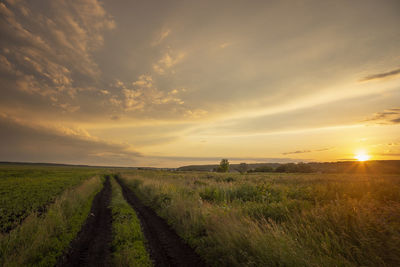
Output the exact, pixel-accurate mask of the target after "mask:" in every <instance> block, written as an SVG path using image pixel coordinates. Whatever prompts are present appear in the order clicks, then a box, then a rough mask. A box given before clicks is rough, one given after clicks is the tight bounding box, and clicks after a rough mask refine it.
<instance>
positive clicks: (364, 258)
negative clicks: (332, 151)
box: [122, 171, 400, 266]
mask: <svg viewBox="0 0 400 267" xmlns="http://www.w3.org/2000/svg"><path fill="white" fill-rule="evenodd" d="M122 175H123V178H124V179H125V181H126V182H127V184H128V185H129V186H130V187H131V188H132V189H133V190H134V191H135V192H136V194H137V195H138V196H139V197H140V198H141V199H142V200H143V201H144V202H145V203H146V204H147V205H149V206H151V207H152V208H153V209H154V210H155V211H156V212H157V213H158V214H159V215H160V216H162V217H164V218H165V219H166V220H167V221H168V222H169V224H170V225H171V226H172V227H173V228H174V229H175V230H176V231H177V232H178V234H179V235H181V236H182V237H183V238H184V239H185V240H186V241H187V242H188V243H189V244H190V245H191V246H192V247H193V248H195V249H196V251H197V252H198V253H199V254H200V255H201V256H202V257H203V258H204V260H205V261H206V262H207V263H208V264H210V265H211V266H400V176H398V175H397V176H396V175H365V174H364V175H357V174H341V175H335V174H279V173H273V174H257V173H255V174H249V175H239V174H230V173H227V174H218V173H195V172H188V173H173V172H161V171H134V172H133V171H127V172H124V173H123V174H122Z"/></svg>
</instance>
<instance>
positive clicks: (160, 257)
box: [116, 177, 207, 267]
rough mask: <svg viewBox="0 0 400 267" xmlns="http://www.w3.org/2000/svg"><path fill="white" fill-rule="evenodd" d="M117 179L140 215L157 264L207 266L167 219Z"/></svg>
mask: <svg viewBox="0 0 400 267" xmlns="http://www.w3.org/2000/svg"><path fill="white" fill-rule="evenodd" d="M116 180H117V182H118V183H119V184H120V185H121V187H122V193H123V195H124V197H125V199H126V201H127V202H128V203H129V204H130V205H131V206H132V207H133V209H134V210H135V211H136V214H137V215H138V218H139V220H140V223H141V226H142V230H143V233H144V236H145V237H146V239H147V246H148V250H149V252H150V256H151V258H152V260H153V263H154V265H155V266H157V267H158V266H190V267H195V266H207V265H206V264H205V262H204V261H203V260H202V259H201V258H200V257H199V256H198V255H197V254H196V252H195V251H194V250H193V249H192V248H191V247H189V246H188V245H187V244H186V243H185V242H184V241H183V240H182V239H181V238H180V237H179V236H178V235H177V234H176V233H175V231H174V230H173V229H172V228H171V227H170V226H169V225H168V224H167V223H166V222H165V220H163V219H162V218H161V217H159V216H158V215H157V214H156V213H155V212H154V211H153V210H152V209H151V208H149V207H147V206H145V205H143V203H142V202H141V201H140V200H139V199H138V198H137V197H136V196H135V194H134V193H133V192H132V191H131V190H130V189H129V188H128V187H127V186H126V185H125V184H124V182H123V181H121V179H119V178H118V177H116Z"/></svg>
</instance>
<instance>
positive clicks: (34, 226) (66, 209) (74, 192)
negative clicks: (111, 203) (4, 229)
mask: <svg viewBox="0 0 400 267" xmlns="http://www.w3.org/2000/svg"><path fill="white" fill-rule="evenodd" d="M101 181H102V179H100V177H99V176H95V177H93V178H90V179H86V180H85V181H84V182H83V183H82V184H81V185H79V186H78V187H75V188H71V189H68V190H66V191H65V192H64V193H62V194H61V196H59V197H58V198H56V199H55V201H54V203H53V204H51V205H50V206H49V207H48V209H47V212H46V213H45V214H43V215H42V216H38V214H37V213H35V212H34V213H32V214H30V215H29V216H28V217H27V218H26V219H25V220H24V222H22V224H21V225H20V226H18V227H16V228H15V229H13V230H12V231H10V232H9V233H8V234H0V266H54V265H55V264H56V262H57V258H58V257H59V256H61V255H62V253H63V251H64V250H65V249H66V248H67V247H68V245H69V244H70V242H71V241H72V240H73V239H74V238H75V236H76V235H77V233H78V232H79V230H80V229H81V226H82V225H83V223H84V222H85V220H86V218H87V216H88V214H89V211H90V208H91V204H92V200H93V198H94V196H95V195H96V193H97V192H99V191H100V189H101V188H102V183H101Z"/></svg>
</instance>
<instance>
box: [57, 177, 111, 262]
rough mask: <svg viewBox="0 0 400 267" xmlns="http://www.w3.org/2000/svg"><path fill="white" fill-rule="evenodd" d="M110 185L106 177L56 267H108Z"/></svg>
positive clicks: (109, 252)
mask: <svg viewBox="0 0 400 267" xmlns="http://www.w3.org/2000/svg"><path fill="white" fill-rule="evenodd" d="M110 201H111V183H110V178H109V177H108V176H107V177H106V180H105V181H104V184H103V189H102V190H101V191H100V192H99V193H98V194H97V195H96V196H95V197H94V199H93V204H92V208H91V210H90V213H89V216H88V218H87V219H86V222H85V224H84V225H83V226H82V229H81V230H80V232H79V233H78V236H77V237H76V238H75V240H73V241H72V242H71V244H70V249H69V251H68V252H67V253H66V254H65V255H64V256H63V257H62V258H61V259H60V261H59V263H58V264H57V266H99V267H101V266H110V265H111V264H110V260H111V241H112V229H111V227H112V214H111V209H110V208H109V205H110Z"/></svg>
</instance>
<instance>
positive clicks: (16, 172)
mask: <svg viewBox="0 0 400 267" xmlns="http://www.w3.org/2000/svg"><path fill="white" fill-rule="evenodd" d="M100 172H101V170H100V169H94V168H72V167H58V166H57V167H49V166H29V165H28V166H27V165H0V233H2V232H3V233H4V232H8V231H10V230H11V229H13V228H14V227H16V226H18V225H19V224H20V223H21V222H22V221H23V220H24V219H25V218H26V217H27V216H28V215H29V214H31V213H32V212H36V213H38V214H41V213H43V212H45V211H46V209H47V206H48V205H49V204H50V203H52V202H54V200H55V199H56V198H57V197H58V196H59V195H60V194H61V193H62V192H64V190H66V189H68V188H71V187H74V186H76V185H78V184H80V183H82V182H83V181H84V180H86V179H87V178H89V177H92V176H94V175H96V174H98V173H100Z"/></svg>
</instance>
